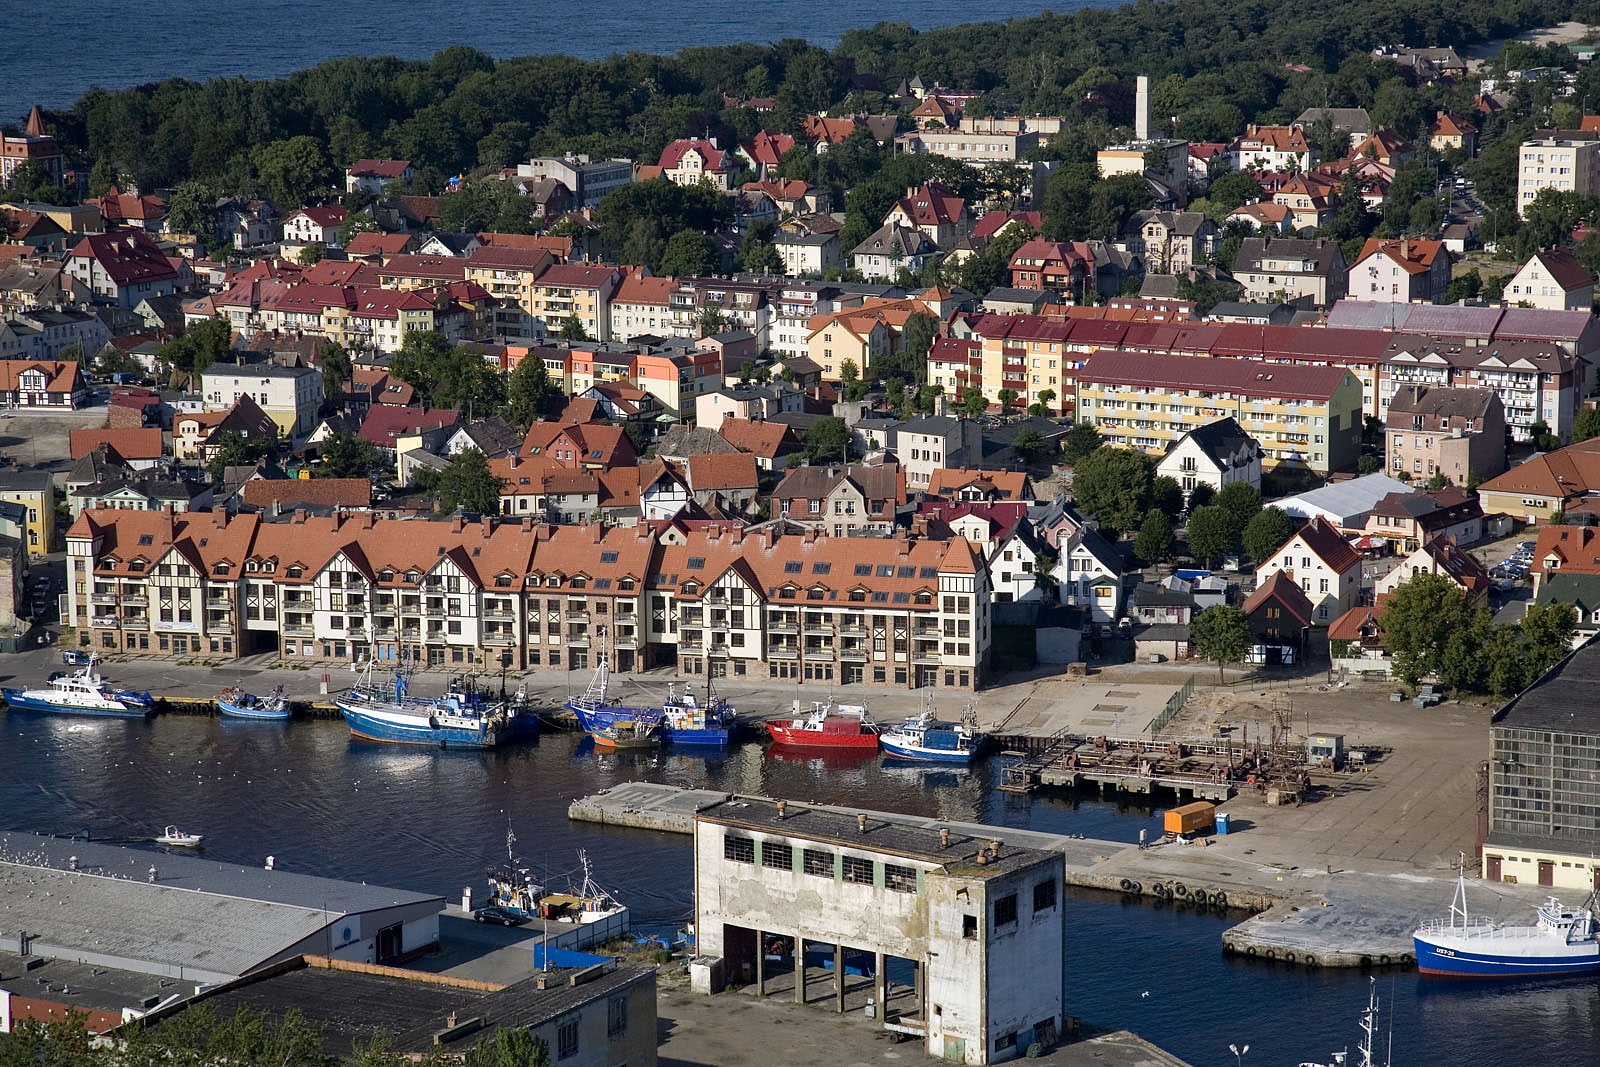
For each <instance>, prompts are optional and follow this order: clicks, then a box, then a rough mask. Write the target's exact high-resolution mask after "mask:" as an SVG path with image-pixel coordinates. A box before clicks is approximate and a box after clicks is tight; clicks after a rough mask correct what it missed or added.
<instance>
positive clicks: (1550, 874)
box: [1539, 860, 1556, 885]
mask: <svg viewBox="0 0 1600 1067" xmlns="http://www.w3.org/2000/svg"><path fill="white" fill-rule="evenodd" d="M1539 884H1540V885H1555V884H1556V863H1555V860H1540V861H1539Z"/></svg>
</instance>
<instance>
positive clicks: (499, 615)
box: [483, 608, 517, 619]
mask: <svg viewBox="0 0 1600 1067" xmlns="http://www.w3.org/2000/svg"><path fill="white" fill-rule="evenodd" d="M516 614H517V613H516V611H514V610H513V609H511V608H484V609H483V617H484V618H486V619H511V618H515V617H516Z"/></svg>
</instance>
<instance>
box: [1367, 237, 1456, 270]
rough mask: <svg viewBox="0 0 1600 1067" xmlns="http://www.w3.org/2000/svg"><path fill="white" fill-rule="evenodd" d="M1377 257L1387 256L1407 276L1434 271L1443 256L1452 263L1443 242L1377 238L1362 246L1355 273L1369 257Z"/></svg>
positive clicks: (1370, 238) (1412, 238) (1415, 238)
mask: <svg viewBox="0 0 1600 1067" xmlns="http://www.w3.org/2000/svg"><path fill="white" fill-rule="evenodd" d="M1375 255H1383V256H1387V257H1388V258H1389V259H1392V260H1393V261H1394V262H1395V263H1397V264H1399V266H1400V269H1401V270H1404V271H1405V272H1406V273H1407V274H1425V273H1427V272H1428V271H1429V270H1432V269H1433V265H1434V263H1435V262H1436V261H1437V260H1438V258H1439V257H1440V256H1441V255H1442V256H1444V260H1445V262H1446V263H1448V262H1449V261H1450V252H1449V250H1448V249H1446V248H1445V246H1444V243H1443V242H1442V241H1429V240H1426V239H1425V238H1421V237H1399V238H1395V239H1394V240H1389V241H1385V240H1382V239H1380V238H1377V237H1369V238H1367V243H1366V244H1364V245H1362V246H1361V254H1360V255H1359V256H1357V257H1356V261H1355V264H1354V265H1352V266H1351V268H1350V269H1351V271H1352V272H1353V271H1354V270H1355V269H1356V267H1358V266H1360V265H1361V263H1363V262H1364V261H1365V260H1366V259H1367V258H1368V257H1370V256H1375Z"/></svg>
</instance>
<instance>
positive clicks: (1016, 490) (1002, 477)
mask: <svg viewBox="0 0 1600 1067" xmlns="http://www.w3.org/2000/svg"><path fill="white" fill-rule="evenodd" d="M922 492H923V495H924V496H926V497H931V498H933V499H936V500H949V501H953V502H955V503H962V504H996V503H1000V502H1002V501H1006V502H1017V503H1031V502H1032V501H1033V499H1034V492H1033V482H1032V481H1030V480H1029V478H1028V474H1027V472H1026V471H988V470H972V469H968V468H962V467H941V468H939V469H938V470H936V471H934V472H933V477H932V479H931V480H930V481H929V482H928V484H927V486H926V487H925V488H924V489H923V490H922Z"/></svg>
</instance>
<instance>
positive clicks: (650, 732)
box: [589, 719, 661, 750]
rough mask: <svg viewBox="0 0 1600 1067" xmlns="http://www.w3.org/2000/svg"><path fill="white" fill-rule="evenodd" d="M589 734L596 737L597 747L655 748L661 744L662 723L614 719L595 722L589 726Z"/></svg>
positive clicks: (618, 748)
mask: <svg viewBox="0 0 1600 1067" xmlns="http://www.w3.org/2000/svg"><path fill="white" fill-rule="evenodd" d="M589 736H590V737H592V738H594V743H595V747H596V748H609V749H617V750H635V749H643V748H654V747H655V746H657V745H659V744H661V724H660V722H645V721H643V720H639V721H635V720H633V719H613V720H611V721H610V722H606V723H595V724H594V725H593V726H591V727H590V728H589Z"/></svg>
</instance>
